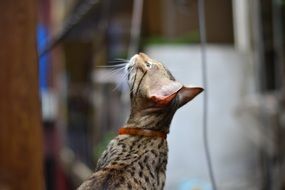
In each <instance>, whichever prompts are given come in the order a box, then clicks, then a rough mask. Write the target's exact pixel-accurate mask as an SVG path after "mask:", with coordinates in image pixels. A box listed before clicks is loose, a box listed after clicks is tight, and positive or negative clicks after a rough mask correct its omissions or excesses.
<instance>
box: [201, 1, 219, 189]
mask: <svg viewBox="0 0 285 190" xmlns="http://www.w3.org/2000/svg"><path fill="white" fill-rule="evenodd" d="M197 6H198V19H199V33H200V43H201V58H202V80H203V86H204V88H205V91H204V93H203V100H204V101H203V140H204V149H205V155H206V161H207V165H208V169H209V176H210V180H211V183H212V188H213V190H217V185H216V181H215V176H214V171H213V166H212V161H211V154H210V148H209V142H208V79H207V56H206V51H207V50H206V43H207V38H206V25H205V3H204V0H198V4H197Z"/></svg>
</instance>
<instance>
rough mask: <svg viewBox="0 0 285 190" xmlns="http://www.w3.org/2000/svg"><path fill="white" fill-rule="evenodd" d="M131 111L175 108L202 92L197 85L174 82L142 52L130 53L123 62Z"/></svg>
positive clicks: (165, 71)
mask: <svg viewBox="0 0 285 190" xmlns="http://www.w3.org/2000/svg"><path fill="white" fill-rule="evenodd" d="M125 68H126V71H127V73H128V84H129V86H130V97H131V104H132V109H133V110H132V111H142V110H144V109H149V108H156V109H158V110H159V109H160V110H161V109H164V108H166V107H169V106H172V107H173V106H175V110H177V109H178V108H180V107H181V106H183V105H184V104H186V103H187V102H189V101H190V100H192V99H193V98H194V97H195V96H197V95H198V94H199V93H201V92H202V91H203V88H201V87H187V86H184V85H182V84H181V83H180V82H178V81H176V80H175V78H174V77H173V75H172V74H171V73H170V71H169V70H167V68H166V67H165V66H164V65H163V64H162V63H160V62H158V61H155V60H153V59H151V58H150V57H148V56H147V55H146V54H144V53H139V54H136V55H134V56H133V57H132V58H131V59H130V61H129V63H128V64H127V65H126V67H125Z"/></svg>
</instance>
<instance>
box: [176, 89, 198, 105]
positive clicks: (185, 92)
mask: <svg viewBox="0 0 285 190" xmlns="http://www.w3.org/2000/svg"><path fill="white" fill-rule="evenodd" d="M203 90H204V89H203V88H201V87H190V86H188V87H187V86H183V87H182V88H181V89H180V90H179V92H178V93H177V96H178V98H177V100H178V107H181V106H183V105H185V104H186V103H187V102H189V101H191V100H192V99H193V98H195V96H197V95H198V94H200V93H201V92H202V91H203Z"/></svg>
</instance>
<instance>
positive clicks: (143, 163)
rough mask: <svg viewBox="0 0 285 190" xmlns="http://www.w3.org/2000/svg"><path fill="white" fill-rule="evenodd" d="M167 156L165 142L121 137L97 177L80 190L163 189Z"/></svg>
mask: <svg viewBox="0 0 285 190" xmlns="http://www.w3.org/2000/svg"><path fill="white" fill-rule="evenodd" d="M166 155H167V142H166V141H165V140H163V139H154V138H140V137H129V136H127V135H120V136H118V137H117V138H115V139H113V140H112V141H111V142H110V144H109V145H108V147H107V149H106V151H105V152H104V153H103V154H102V156H101V158H100V159H99V161H98V164H97V168H96V171H95V173H94V174H92V176H90V177H89V178H88V180H86V181H85V182H84V183H83V184H82V185H81V186H80V187H79V188H78V190H91V189H92V190H95V189H97V190H105V189H106V190H111V189H116V190H121V189H162V188H163V186H164V181H165V168H166V164H167V158H166Z"/></svg>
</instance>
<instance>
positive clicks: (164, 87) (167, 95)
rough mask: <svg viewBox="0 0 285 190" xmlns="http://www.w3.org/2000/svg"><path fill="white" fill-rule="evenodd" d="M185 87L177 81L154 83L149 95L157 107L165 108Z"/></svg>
mask: <svg viewBox="0 0 285 190" xmlns="http://www.w3.org/2000/svg"><path fill="white" fill-rule="evenodd" d="M182 87H183V85H182V84H180V83H179V82H177V81H172V80H168V81H167V82H164V83H163V84H161V83H154V84H153V86H152V90H151V91H150V93H149V98H150V99H151V100H152V101H153V102H154V103H155V105H157V106H165V105H167V104H169V102H171V100H173V98H175V97H176V95H177V92H178V91H179V90H180V89H181V88H182Z"/></svg>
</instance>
